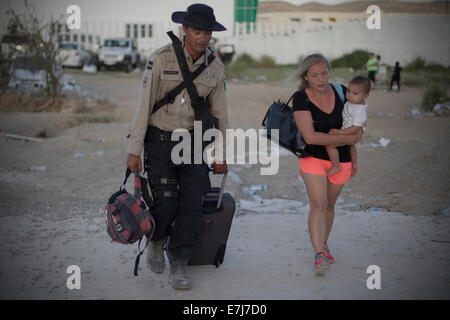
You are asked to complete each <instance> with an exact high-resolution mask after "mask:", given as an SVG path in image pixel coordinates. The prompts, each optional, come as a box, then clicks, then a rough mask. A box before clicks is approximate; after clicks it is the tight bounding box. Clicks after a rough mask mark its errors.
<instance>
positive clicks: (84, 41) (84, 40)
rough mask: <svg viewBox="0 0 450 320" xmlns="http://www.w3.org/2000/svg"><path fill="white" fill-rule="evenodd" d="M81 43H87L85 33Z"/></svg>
mask: <svg viewBox="0 0 450 320" xmlns="http://www.w3.org/2000/svg"><path fill="white" fill-rule="evenodd" d="M81 42H82V43H86V35H85V34H84V33H83V34H82V35H81Z"/></svg>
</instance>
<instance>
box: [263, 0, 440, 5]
mask: <svg viewBox="0 0 450 320" xmlns="http://www.w3.org/2000/svg"><path fill="white" fill-rule="evenodd" d="M259 1H270V0H259ZM281 1H284V2H289V3H292V4H295V5H300V4H304V3H307V2H320V3H323V4H338V3H343V2H351V1H357V0H281ZM397 1H400V2H401V1H403V2H405V1H406V2H433V1H436V0H397ZM372 2H373V4H376V3H377V2H378V1H377V0H372Z"/></svg>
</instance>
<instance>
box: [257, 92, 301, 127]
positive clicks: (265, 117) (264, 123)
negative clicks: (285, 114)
mask: <svg viewBox="0 0 450 320" xmlns="http://www.w3.org/2000/svg"><path fill="white" fill-rule="evenodd" d="M296 93H297V92H294V93H293V94H292V96H291V97H290V98H289V100H288V102H286V103H282V102H281V101H280V100H278V103H279V104H284V105H285V106H287V107H289V103H290V102H291V100H292V98H293V97H294V95H295V94H296ZM274 103H275V102H274ZM270 107H272V105H271V106H270ZM270 107H269V109H268V110H267V112H266V115H265V116H264V119H263V121H262V122H261V125H262V126H263V127H265V126H266V121H267V117H268V116H269V111H270Z"/></svg>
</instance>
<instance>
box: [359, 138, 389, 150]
mask: <svg viewBox="0 0 450 320" xmlns="http://www.w3.org/2000/svg"><path fill="white" fill-rule="evenodd" d="M390 142H391V140H390V139H387V138H380V140H379V141H378V143H373V142H372V143H363V144H362V145H363V146H366V147H375V148H377V147H387V146H388V145H389V143H390Z"/></svg>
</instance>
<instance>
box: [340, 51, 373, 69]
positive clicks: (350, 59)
mask: <svg viewBox="0 0 450 320" xmlns="http://www.w3.org/2000/svg"><path fill="white" fill-rule="evenodd" d="M368 54H369V52H368V51H365V50H354V51H352V52H350V53H346V54H344V55H343V56H342V57H340V58H337V59H333V60H331V68H353V69H354V70H359V69H361V68H363V69H364V68H365V65H366V62H367V60H368Z"/></svg>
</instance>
